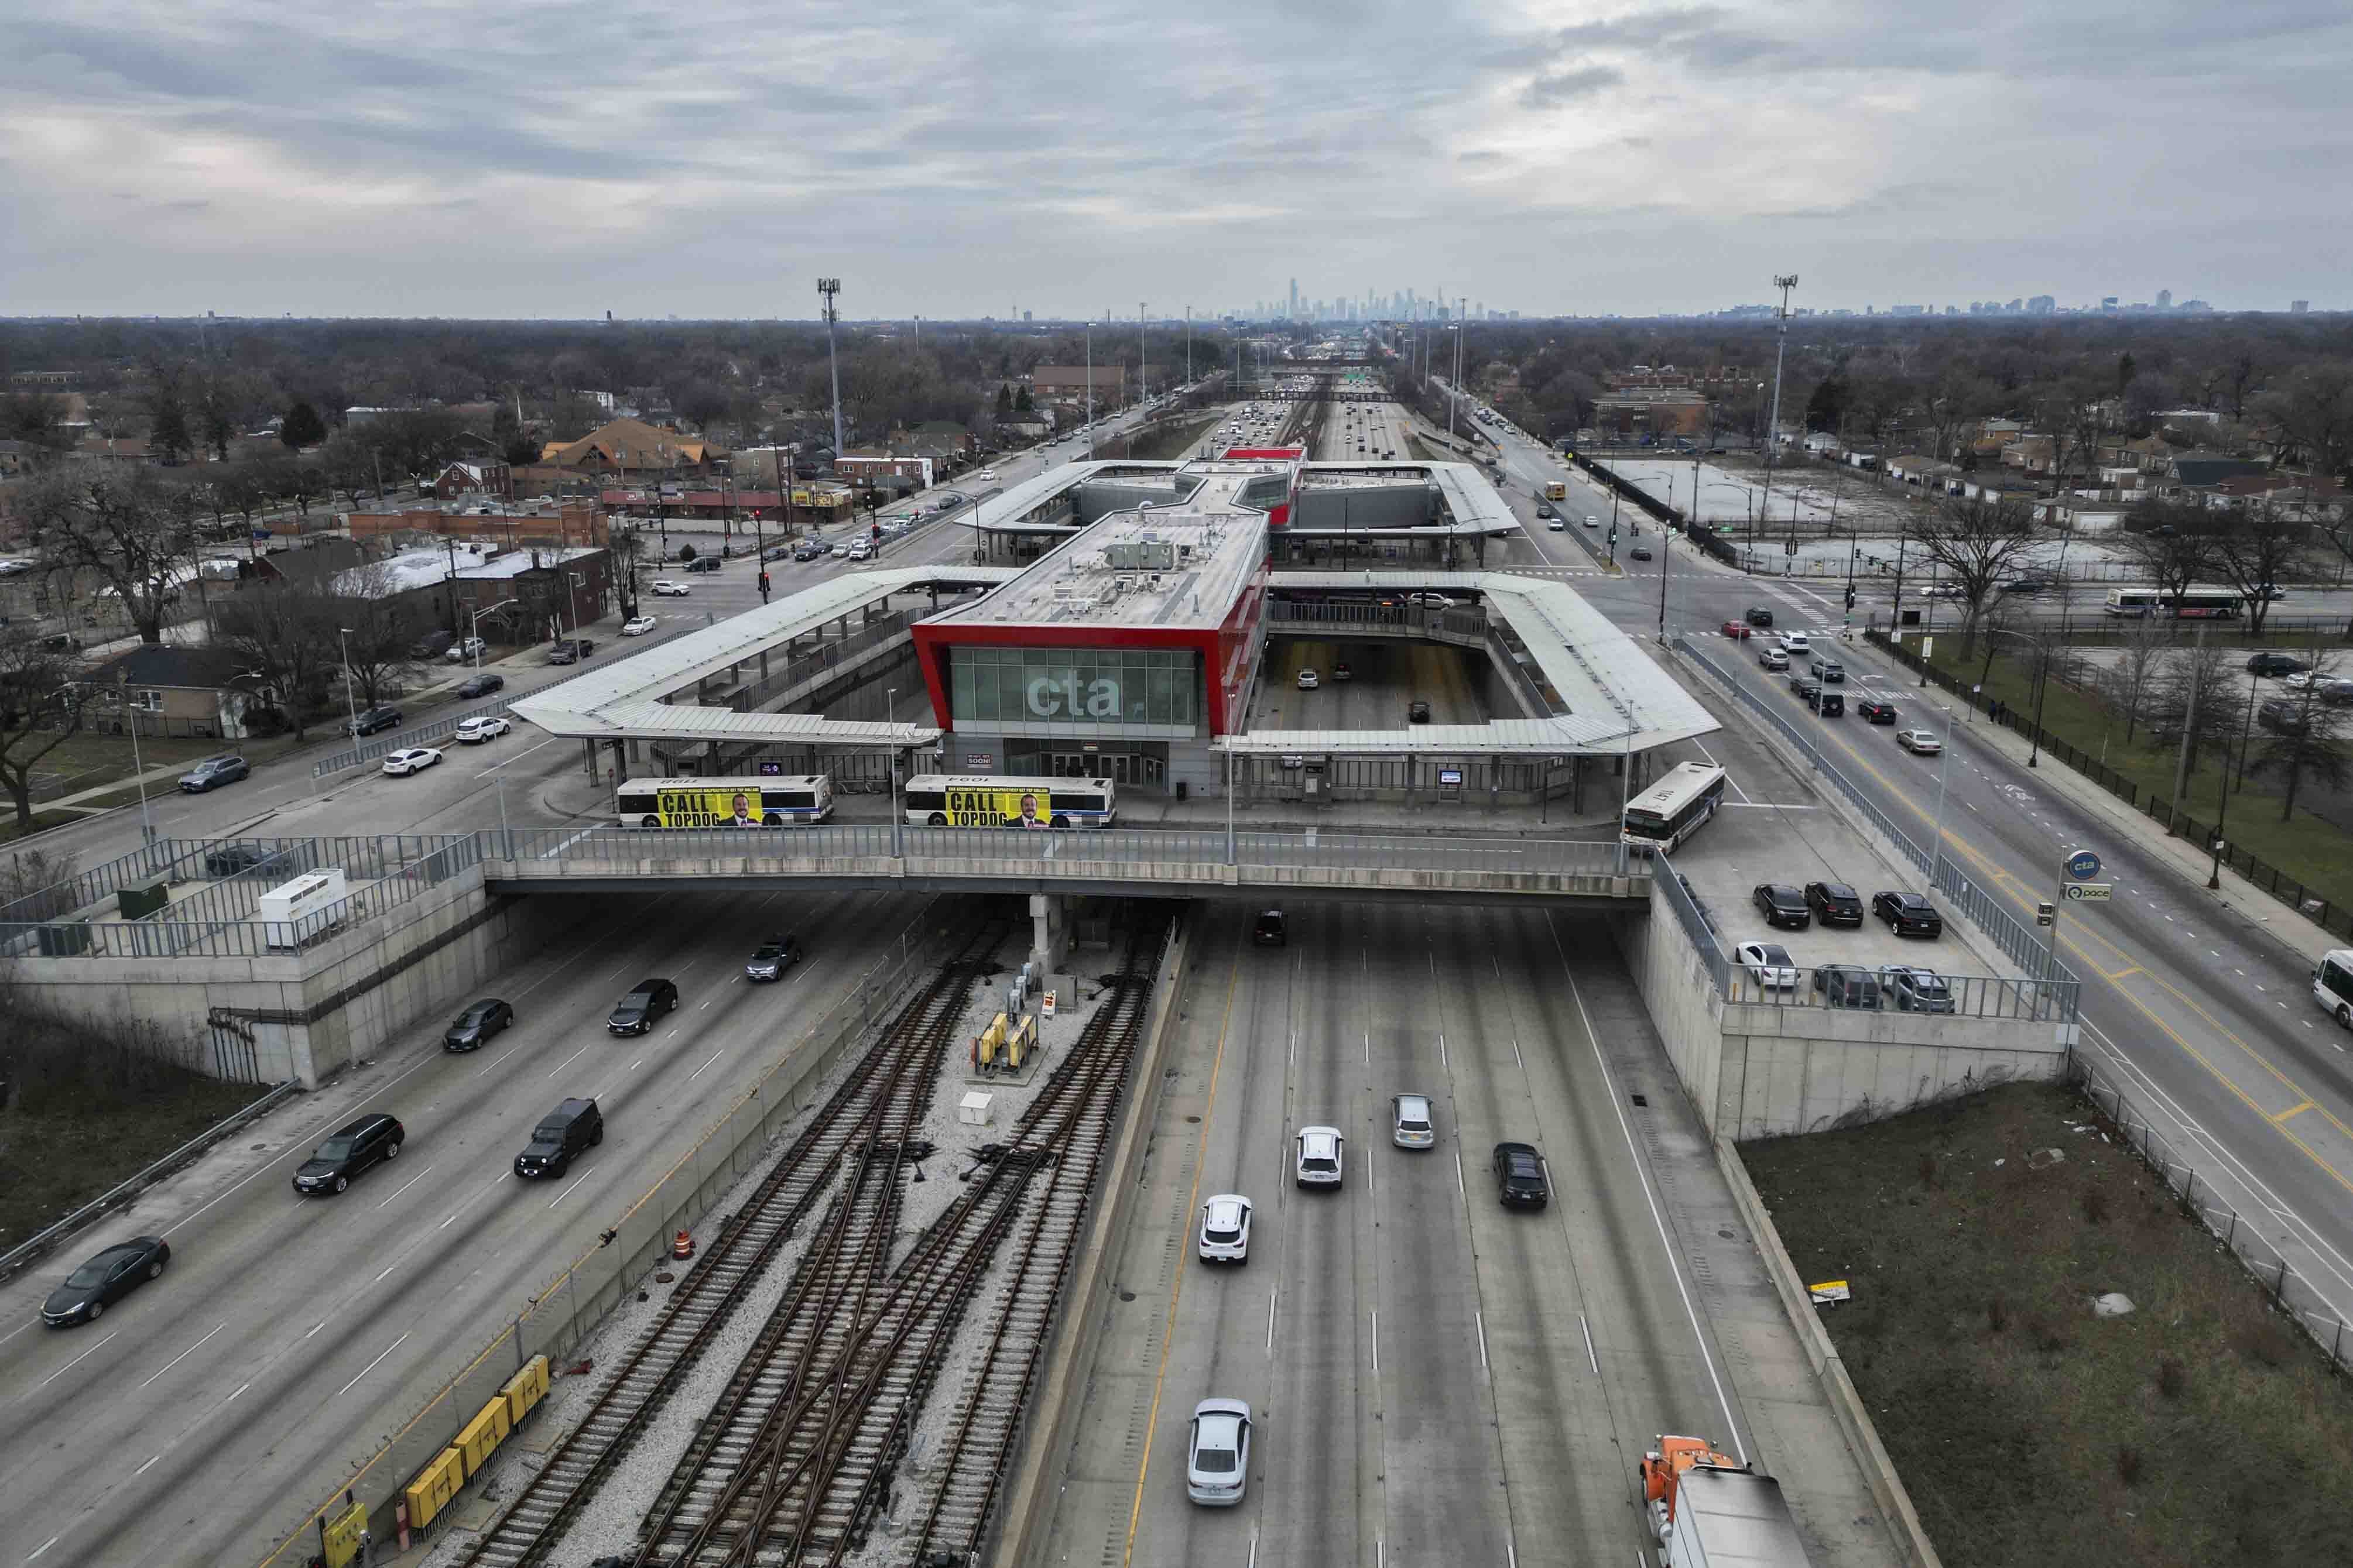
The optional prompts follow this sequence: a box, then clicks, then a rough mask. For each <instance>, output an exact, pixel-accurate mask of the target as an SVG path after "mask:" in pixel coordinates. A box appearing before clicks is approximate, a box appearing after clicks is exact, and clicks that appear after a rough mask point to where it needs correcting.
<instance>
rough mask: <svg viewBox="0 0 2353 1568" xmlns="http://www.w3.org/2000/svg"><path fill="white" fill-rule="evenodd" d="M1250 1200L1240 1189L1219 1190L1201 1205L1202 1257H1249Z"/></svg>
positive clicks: (1207, 1260) (1223, 1259) (1207, 1259)
mask: <svg viewBox="0 0 2353 1568" xmlns="http://www.w3.org/2000/svg"><path fill="white" fill-rule="evenodd" d="M1201 1261H1202V1262H1204V1263H1248V1262H1249V1261H1250V1199H1248V1198H1246V1197H1244V1196H1242V1195H1241V1194H1240V1193H1219V1194H1218V1195H1217V1196H1215V1197H1213V1198H1211V1199H1210V1200H1209V1201H1208V1202H1207V1203H1205V1204H1203V1205H1201Z"/></svg>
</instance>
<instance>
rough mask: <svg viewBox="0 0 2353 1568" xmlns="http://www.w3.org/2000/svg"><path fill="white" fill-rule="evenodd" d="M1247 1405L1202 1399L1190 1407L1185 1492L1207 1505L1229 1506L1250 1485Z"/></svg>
mask: <svg viewBox="0 0 2353 1568" xmlns="http://www.w3.org/2000/svg"><path fill="white" fill-rule="evenodd" d="M1249 1485H1250V1405H1247V1404H1246V1403H1244V1402H1243V1401H1241V1400H1239V1399H1204V1400H1203V1401H1201V1403H1200V1404H1198V1405H1195V1406H1193V1426H1192V1431H1191V1434H1190V1436H1188V1437H1187V1440H1186V1444H1185V1495H1186V1496H1187V1497H1188V1498H1191V1499H1192V1500H1194V1501H1195V1502H1198V1503H1202V1504H1206V1505H1207V1506H1208V1507H1210V1508H1232V1507H1233V1506H1234V1505H1235V1504H1237V1503H1239V1502H1240V1501H1241V1500H1242V1491H1243V1489H1245V1488H1246V1487H1248V1486H1249Z"/></svg>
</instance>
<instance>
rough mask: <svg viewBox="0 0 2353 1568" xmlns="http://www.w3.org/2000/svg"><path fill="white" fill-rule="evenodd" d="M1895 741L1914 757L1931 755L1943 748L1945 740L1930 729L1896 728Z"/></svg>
mask: <svg viewBox="0 0 2353 1568" xmlns="http://www.w3.org/2000/svg"><path fill="white" fill-rule="evenodd" d="M1895 743H1896V744H1897V745H1899V746H1901V747H1903V748H1904V749H1905V751H1907V752H1911V753H1912V754H1913V755H1914V756H1915V757H1933V756H1935V755H1936V753H1937V752H1941V751H1943V750H1944V749H1945V742H1942V741H1939V740H1938V739H1936V732H1935V731H1930V730H1898V731H1895Z"/></svg>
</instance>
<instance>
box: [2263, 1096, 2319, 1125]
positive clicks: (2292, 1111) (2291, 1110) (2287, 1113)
mask: <svg viewBox="0 0 2353 1568" xmlns="http://www.w3.org/2000/svg"><path fill="white" fill-rule="evenodd" d="M2311 1109H2312V1101H2310V1100H2306V1101H2305V1102H2304V1103H2303V1104H2301V1105H2291V1106H2289V1107H2288V1108H2287V1109H2286V1110H2283V1111H2281V1112H2280V1113H2279V1114H2278V1115H2277V1116H2274V1117H2273V1118H2272V1125H2273V1126H2274V1127H2277V1126H2278V1125H2279V1124H2280V1123H2282V1122H2284V1121H2286V1120H2287V1119H2288V1118H2289V1117H2291V1116H2299V1115H2302V1114H2303V1113H2304V1112H2305V1111H2307V1110H2311Z"/></svg>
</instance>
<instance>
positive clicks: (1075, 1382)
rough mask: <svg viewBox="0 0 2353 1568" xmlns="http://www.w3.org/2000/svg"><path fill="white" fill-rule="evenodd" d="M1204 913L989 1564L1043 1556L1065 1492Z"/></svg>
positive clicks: (1189, 938)
mask: <svg viewBox="0 0 2353 1568" xmlns="http://www.w3.org/2000/svg"><path fill="white" fill-rule="evenodd" d="M1200 909H1201V906H1200V905H1198V904H1195V905H1192V906H1191V907H1190V908H1188V909H1187V910H1186V911H1185V915H1184V919H1183V921H1182V923H1181V924H1180V925H1179V926H1178V928H1177V933H1176V942H1175V943H1174V944H1173V945H1172V946H1171V947H1170V948H1169V950H1168V956H1167V962H1166V963H1165V964H1164V965H1163V966H1162V968H1161V971H1160V983H1159V986H1158V990H1157V992H1156V994H1155V995H1154V996H1153V998H1152V1011H1151V1014H1150V1015H1149V1016H1148V1017H1147V1019H1146V1020H1145V1031H1144V1044H1143V1046H1142V1047H1141V1051H1140V1054H1139V1056H1138V1058H1137V1059H1136V1063H1135V1068H1134V1071H1133V1072H1131V1073H1130V1074H1129V1075H1128V1080H1127V1081H1128V1083H1129V1084H1130V1086H1131V1089H1130V1091H1129V1093H1128V1097H1127V1104H1126V1105H1125V1107H1124V1108H1123V1109H1122V1110H1121V1113H1120V1115H1121V1120H1120V1128H1119V1139H1118V1142H1116V1143H1114V1144H1113V1149H1112V1158H1111V1164H1110V1166H1109V1167H1108V1174H1107V1175H1106V1176H1105V1177H1104V1180H1103V1194H1102V1197H1101V1199H1100V1201H1098V1202H1097V1203H1096V1204H1095V1205H1094V1214H1093V1224H1092V1225H1091V1226H1089V1227H1088V1231H1087V1238H1086V1245H1085V1247H1083V1248H1082V1250H1081V1252H1080V1253H1079V1262H1078V1267H1077V1270H1076V1272H1075V1273H1074V1274H1073V1275H1072V1276H1071V1287H1070V1291H1069V1294H1068V1296H1067V1297H1066V1298H1065V1300H1064V1301H1063V1305H1062V1310H1061V1315H1060V1321H1058V1322H1057V1324H1056V1326H1055V1330H1054V1331H1055V1333H1056V1334H1057V1335H1058V1336H1059V1341H1060V1342H1059V1343H1057V1344H1055V1345H1054V1346H1053V1347H1052V1348H1051V1350H1050V1352H1049V1354H1048V1361H1047V1366H1046V1375H1045V1376H1044V1377H1043V1378H1042V1379H1041V1380H1040V1381H1039V1384H1038V1393H1037V1397H1036V1403H1035V1404H1034V1405H1032V1407H1031V1409H1030V1413H1029V1418H1028V1420H1027V1422H1026V1423H1025V1425H1024V1431H1023V1440H1022V1444H1021V1451H1020V1454H1019V1457H1018V1459H1017V1460H1016V1461H1015V1462H1014V1464H1013V1466H1012V1470H1013V1482H1012V1485H1011V1486H1009V1487H1008V1488H1007V1489H1006V1491H1005V1493H1004V1502H1003V1505H1002V1507H1001V1508H1000V1510H999V1512H998V1522H997V1550H996V1552H994V1553H992V1554H991V1556H990V1558H989V1560H990V1561H992V1562H996V1563H1011V1564H1016V1565H1018V1564H1022V1563H1029V1562H1031V1561H1033V1560H1034V1558H1035V1557H1036V1555H1037V1553H1039V1552H1042V1551H1043V1550H1044V1549H1045V1542H1046V1538H1047V1533H1048V1532H1047V1528H1046V1527H1047V1525H1048V1524H1049V1522H1050V1521H1051V1520H1052V1517H1053V1511H1054V1504H1055V1502H1056V1500H1058V1499H1059V1498H1060V1495H1061V1493H1060V1488H1059V1487H1057V1486H1056V1485H1054V1484H1053V1483H1054V1481H1055V1479H1056V1477H1057V1475H1058V1474H1059V1467H1060V1462H1061V1457H1062V1449H1063V1447H1064V1446H1065V1441H1066V1434H1068V1433H1069V1432H1070V1431H1071V1430H1072V1427H1073V1425H1074V1423H1075V1422H1076V1420H1077V1416H1078V1413H1079V1407H1080V1406H1081V1405H1083V1404H1084V1403H1085V1401H1086V1396H1087V1384H1088V1382H1089V1379H1088V1375H1087V1369H1088V1368H1089V1367H1091V1366H1092V1365H1093V1364H1094V1354H1095V1342H1096V1341H1097V1340H1098V1339H1099V1338H1100V1337H1101V1336H1102V1333H1103V1323H1104V1321H1106V1320H1107V1319H1108V1318H1109V1317H1110V1315H1111V1307H1112V1300H1113V1297H1112V1279H1111V1270H1112V1268H1113V1264H1114V1262H1115V1259H1116V1254H1117V1251H1118V1248H1117V1246H1116V1238H1117V1237H1118V1236H1119V1233H1120V1231H1121V1230H1122V1229H1123V1228H1124V1226H1126V1224H1127V1213H1128V1209H1129V1207H1130V1205H1133V1204H1134V1200H1135V1194H1136V1193H1137V1192H1138V1191H1139V1190H1140V1189H1141V1186H1142V1181H1143V1176H1142V1172H1143V1167H1144V1153H1145V1147H1146V1146H1147V1145H1148V1144H1149V1143H1150V1142H1151V1138H1150V1129H1151V1127H1152V1124H1153V1119H1154V1117H1155V1113H1156V1110H1157V1106H1158V1101H1159V1099H1160V1093H1161V1089H1162V1088H1163V1087H1164V1085H1165V1083H1166V1079H1165V1078H1164V1077H1163V1075H1162V1073H1161V1070H1160V1061H1161V1058H1162V1056H1163V1055H1164V1054H1165V1052H1166V1047H1167V1044H1168V1039H1169V1037H1170V1036H1171V1035H1172V1034H1174V1033H1175V1028H1174V1024H1175V1020H1176V997H1177V994H1179V992H1181V991H1182V989H1183V988H1184V981H1185V965H1186V963H1187V958H1188V955H1189V954H1190V952H1192V948H1193V938H1194V934H1195V928H1194V917H1195V916H1196V914H1198V911H1199V910H1200Z"/></svg>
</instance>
